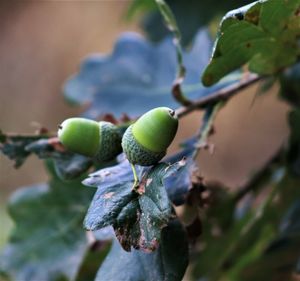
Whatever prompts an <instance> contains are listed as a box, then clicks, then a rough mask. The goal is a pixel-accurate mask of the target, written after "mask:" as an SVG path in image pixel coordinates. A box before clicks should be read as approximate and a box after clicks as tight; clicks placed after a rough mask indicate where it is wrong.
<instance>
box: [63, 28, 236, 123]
mask: <svg viewBox="0 0 300 281" xmlns="http://www.w3.org/2000/svg"><path fill="white" fill-rule="evenodd" d="M210 49H211V41H210V39H209V36H208V34H207V32H206V31H204V30H202V31H200V32H199V33H198V35H197V38H196V40H195V42H194V45H193V47H192V48H191V49H190V51H189V52H185V53H184V54H183V60H184V65H185V67H186V76H185V80H184V82H183V85H182V90H183V92H184V93H185V94H186V96H187V97H188V98H189V99H195V98H199V97H202V96H207V95H209V94H210V93H212V92H213V91H214V90H216V88H220V87H222V86H225V85H228V84H229V83H230V82H234V81H236V80H237V77H235V78H232V81H227V82H226V81H224V82H223V83H222V84H221V85H218V86H216V87H215V88H211V89H206V88H205V87H203V85H202V84H201V82H199V76H200V74H201V72H202V69H203V68H204V67H205V65H206V64H207V62H208V59H209V53H210ZM176 72H177V57H176V50H175V47H174V45H173V42H172V38H171V37H170V38H167V39H165V40H164V41H163V42H161V43H159V44H156V45H155V44H151V43H149V42H147V41H146V40H145V39H144V38H142V37H141V36H139V35H137V34H135V33H125V34H123V35H122V36H121V37H120V38H119V39H118V41H117V42H116V44H115V47H114V50H113V52H112V54H111V55H108V56H103V55H99V54H95V55H92V56H90V57H88V58H86V59H85V60H84V61H83V63H82V65H81V67H80V70H79V73H77V74H75V75H74V76H72V77H71V78H70V79H69V80H68V81H67V82H66V83H65V86H64V92H65V97H66V98H67V100H69V101H71V102H72V103H76V104H84V103H88V104H89V106H88V109H87V111H86V112H85V114H84V115H85V117H89V118H92V119H96V118H97V117H98V116H99V115H103V114H105V113H108V112H110V113H113V114H116V115H121V114H123V113H124V112H126V113H130V114H131V115H132V116H134V117H136V116H139V115H141V114H142V113H144V112H145V111H147V110H150V109H152V108H154V107H158V106H162V105H164V106H169V107H171V108H176V107H177V103H176V101H175V100H174V98H173V97H172V93H171V88H172V84H173V82H174V79H175V77H176ZM120 101H121V102H120Z"/></svg>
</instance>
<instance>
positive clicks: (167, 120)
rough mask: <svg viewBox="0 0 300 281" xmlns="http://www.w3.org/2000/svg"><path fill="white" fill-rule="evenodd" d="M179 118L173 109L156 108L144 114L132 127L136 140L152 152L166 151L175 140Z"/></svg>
mask: <svg viewBox="0 0 300 281" xmlns="http://www.w3.org/2000/svg"><path fill="white" fill-rule="evenodd" d="M177 128H178V118H177V116H176V114H175V111H174V110H173V109H170V108H168V107H157V108H154V109H152V110H150V111H148V112H147V113H145V114H144V115H142V116H141V117H140V118H139V119H138V120H137V121H136V122H135V123H134V124H133V127H132V134H133V136H134V138H135V139H136V141H137V142H138V143H139V144H140V145H142V146H143V147H144V148H146V149H148V150H150V151H152V152H164V151H166V149H167V148H168V147H169V145H170V144H171V142H172V141H173V139H174V137H175V135H176V132H177Z"/></svg>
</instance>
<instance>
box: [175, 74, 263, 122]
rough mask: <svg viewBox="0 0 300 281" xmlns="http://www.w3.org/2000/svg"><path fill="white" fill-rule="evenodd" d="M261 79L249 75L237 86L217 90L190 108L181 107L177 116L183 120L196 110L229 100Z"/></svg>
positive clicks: (177, 111)
mask: <svg viewBox="0 0 300 281" xmlns="http://www.w3.org/2000/svg"><path fill="white" fill-rule="evenodd" d="M260 79H262V77H261V76H258V75H256V74H249V75H248V76H247V78H246V79H243V80H241V81H239V82H237V83H235V84H232V85H229V86H228V87H225V88H222V89H220V90H217V91H216V92H214V93H212V94H210V95H209V96H205V97H202V98H200V99H198V100H196V101H194V102H193V103H192V104H190V105H189V106H182V107H179V108H178V109H176V114H177V116H178V118H182V117H184V116H186V115H187V114H189V113H190V112H192V111H194V110H198V109H202V108H204V107H206V106H208V105H210V104H213V103H216V102H218V101H222V100H223V101H224V100H227V99H229V98H230V97H232V96H233V95H235V94H237V93H238V92H239V91H240V90H242V89H244V88H247V87H248V86H250V85H252V84H254V83H255V82H257V81H259V80H260Z"/></svg>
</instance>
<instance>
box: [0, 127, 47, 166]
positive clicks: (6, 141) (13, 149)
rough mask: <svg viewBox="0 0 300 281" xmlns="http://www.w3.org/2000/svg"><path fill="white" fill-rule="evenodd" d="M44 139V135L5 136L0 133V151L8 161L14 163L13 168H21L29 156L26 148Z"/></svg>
mask: <svg viewBox="0 0 300 281" xmlns="http://www.w3.org/2000/svg"><path fill="white" fill-rule="evenodd" d="M42 138H45V136H44V135H32V136H22V135H13V136H10V135H6V134H4V133H2V132H1V131H0V150H1V152H2V153H3V154H4V155H6V156H7V157H8V158H9V159H11V160H14V161H15V168H19V167H20V166H22V164H23V163H24V161H25V160H26V159H27V157H28V156H29V155H30V154H31V152H30V151H28V150H27V149H26V147H27V146H28V145H29V144H31V143H33V142H36V141H38V140H39V139H42Z"/></svg>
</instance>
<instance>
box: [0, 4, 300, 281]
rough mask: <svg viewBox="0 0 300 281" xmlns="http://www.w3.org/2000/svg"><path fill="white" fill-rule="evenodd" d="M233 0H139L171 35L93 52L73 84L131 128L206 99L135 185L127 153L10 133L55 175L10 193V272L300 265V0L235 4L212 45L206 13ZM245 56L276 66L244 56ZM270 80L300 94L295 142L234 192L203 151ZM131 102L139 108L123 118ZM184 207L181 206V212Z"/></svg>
mask: <svg viewBox="0 0 300 281" xmlns="http://www.w3.org/2000/svg"><path fill="white" fill-rule="evenodd" d="M229 2H230V1H229ZM229 2H228V1H223V2H220V1H218V3H220V6H218V7H217V6H216V1H190V3H189V4H186V1H183V0H176V1H163V0H156V1H152V0H145V1H133V2H132V4H131V6H130V11H129V14H130V15H131V16H132V15H133V14H134V13H135V12H136V11H143V12H144V17H143V19H144V20H146V21H148V27H149V28H148V29H147V30H148V31H149V34H151V35H150V39H151V38H152V39H153V38H156V39H161V41H160V42H159V43H150V42H148V41H147V38H142V37H141V36H139V35H136V34H133V33H126V34H124V35H122V36H120V38H119V39H118V40H117V42H116V44H115V47H114V50H113V51H112V53H111V54H110V55H107V56H104V55H93V56H90V57H88V58H87V59H85V60H84V62H83V63H82V65H81V67H80V70H79V73H77V74H75V75H73V76H72V77H71V78H70V79H69V80H68V81H66V84H65V85H64V94H65V97H66V99H67V100H68V101H70V102H71V103H72V104H79V105H83V104H87V103H88V107H87V110H86V111H85V112H84V113H83V115H84V116H86V117H89V118H94V119H95V118H98V117H101V116H102V117H105V116H106V118H107V117H109V118H110V119H111V120H112V121H113V122H114V123H116V124H117V126H118V127H119V129H120V132H122V133H124V131H125V129H126V128H127V127H128V126H129V125H130V124H131V123H132V122H133V120H132V119H131V118H129V117H128V116H130V117H137V116H139V115H140V114H142V113H144V112H145V111H147V110H148V109H151V108H153V107H156V106H162V105H165V106H170V107H173V108H175V107H177V109H176V112H177V114H178V117H179V119H181V118H182V117H183V116H185V115H187V114H189V113H190V112H192V111H194V110H200V109H202V110H204V111H205V114H204V117H203V119H202V122H201V126H200V128H199V131H198V132H196V133H195V135H194V136H193V137H191V138H190V139H188V140H182V143H183V144H182V146H181V149H180V150H179V151H177V152H176V153H174V154H173V155H170V156H168V157H166V158H165V159H163V161H162V162H160V163H158V164H156V165H154V166H151V167H139V166H136V169H137V172H138V176H139V179H140V183H139V186H138V187H137V189H136V190H135V189H133V188H132V185H133V182H134V178H133V174H132V170H131V165H130V164H129V162H128V161H127V160H126V159H125V156H124V155H123V154H120V155H119V156H118V157H117V158H116V159H112V160H111V161H109V162H105V163H101V164H99V163H97V162H95V161H93V159H92V158H89V157H84V156H82V155H79V154H74V153H71V152H69V151H67V150H66V149H65V148H64V147H63V146H62V144H61V143H60V142H59V141H58V139H57V138H56V136H55V135H54V134H53V133H49V132H48V131H46V130H43V131H42V132H40V133H39V134H36V135H27V136H25V135H17V134H16V135H14V134H5V133H1V134H0V149H1V151H2V152H3V153H4V154H5V155H6V156H8V157H9V158H10V159H12V160H14V161H15V166H16V167H20V166H21V165H22V164H23V163H24V162H25V160H26V159H27V157H28V156H30V155H36V156H38V157H39V158H41V159H43V160H44V161H45V162H46V165H47V168H48V173H49V175H50V180H49V182H48V183H41V184H38V185H34V186H31V187H26V188H22V189H20V190H19V191H17V192H16V193H15V194H14V195H13V196H12V199H11V201H10V203H9V206H8V209H9V213H10V216H11V217H12V219H13V221H14V223H15V227H14V229H13V231H12V233H11V236H10V239H9V241H8V243H7V245H6V246H5V248H4V250H3V251H2V253H1V255H0V273H1V274H2V275H3V276H5V277H7V278H10V279H12V280H22V281H23V280H24V281H34V280H39V281H40V280H43V281H47V280H49V281H61V280H74V281H86V280H97V281H100V280H132V281H140V280H171V281H177V280H182V278H183V276H184V274H185V273H186V269H187V266H188V265H189V266H190V269H189V270H188V271H187V272H188V273H186V274H189V275H188V277H187V278H188V279H189V280H207V281H217V280H231V281H239V280H246V281H247V280H249V281H250V280H257V281H260V280H270V281H279V280H280V281H281V280H291V278H292V276H297V274H298V273H297V272H298V271H299V268H297V265H298V267H299V262H298V261H299V257H300V251H299V245H300V235H299V225H300V224H299V219H298V218H299V211H300V207H299V206H300V205H299V204H300V203H299V202H300V201H299V198H300V193H299V185H300V178H299V177H300V135H299V127H300V108H299V97H300V91H299V89H300V87H299V79H298V78H299V62H298V60H299V50H300V48H299V37H300V15H299V11H300V2H299V0H286V1H281V0H265V1H257V2H254V3H251V4H249V5H247V6H244V7H241V8H239V9H236V10H233V11H231V12H228V13H227V14H226V16H225V17H224V18H223V19H222V21H221V23H220V27H219V31H218V35H217V38H216V41H215V45H214V48H212V44H211V41H210V37H209V34H208V31H207V29H205V28H203V26H204V25H207V24H209V22H210V21H211V20H213V19H214V18H215V16H216V15H218V14H219V13H220V11H224V10H228V9H229V7H230V5H231V4H230V3H229ZM237 3H238V4H240V5H242V3H244V2H243V1H238V2H237ZM168 4H169V5H168ZM158 12H159V13H161V14H158ZM158 15H159V20H156V19H157V17H158ZM162 22H164V24H166V26H167V27H166V28H161V24H162ZM150 23H151V24H150ZM150 27H151V28H150ZM199 27H202V29H200V30H199ZM167 29H168V30H169V31H170V32H169V33H167ZM155 34H156V35H155ZM166 34H168V36H167V37H165V35H166ZM194 35H195V38H194V40H192V39H193V36H194ZM172 37H173V38H172ZM162 38H163V39H162ZM191 41H193V44H191V43H190V42H191ZM182 43H183V45H184V46H186V44H190V45H189V47H190V48H189V49H186V48H184V47H183V46H182V45H181V44H182ZM211 51H212V58H211V60H210V61H209V54H210V52H211ZM245 64H247V65H248V69H249V70H251V71H254V72H256V73H257V74H259V75H268V77H267V79H265V77H264V76H257V75H253V74H249V73H248V72H245V68H243V69H240V67H242V66H243V65H245ZM232 71H235V72H234V73H231V72H232ZM202 72H203V76H202V81H203V84H204V85H206V86H210V85H212V84H215V83H216V82H218V81H219V80H220V79H221V78H223V80H222V81H221V82H220V83H218V84H217V85H215V86H213V87H209V88H205V87H204V85H203V84H202V83H201V82H200V76H201V74H202ZM229 73H231V74H230V75H228V74H229ZM259 79H261V80H262V81H263V82H265V83H264V85H265V86H266V87H267V85H269V84H270V81H271V82H272V83H273V82H274V81H277V82H279V85H280V93H279V96H280V97H281V98H283V99H284V100H285V101H288V102H289V104H290V108H291V109H290V112H289V115H288V122H289V126H290V136H289V141H288V142H287V143H286V144H284V145H282V146H281V147H280V148H279V150H278V151H274V155H272V157H271V158H270V159H269V160H268V161H267V162H266V163H265V165H264V166H263V167H261V169H260V170H259V171H257V173H255V174H254V175H252V176H251V178H250V179H249V181H248V182H247V183H246V184H245V186H242V187H240V188H239V189H238V190H237V191H234V192H233V191H231V192H229V191H228V189H227V188H226V187H224V186H223V185H222V183H207V182H206V181H205V179H203V178H202V177H201V176H200V174H199V168H198V167H197V164H196V161H195V160H196V158H197V155H198V152H199V151H200V150H201V149H211V146H210V144H209V143H208V139H209V137H210V135H211V134H212V133H214V130H213V124H214V120H215V118H216V116H217V115H218V112H219V110H221V108H222V107H223V106H225V105H226V104H225V101H226V100H227V99H229V98H230V97H231V96H232V95H234V94H239V93H240V90H241V89H242V88H245V87H247V86H249V85H251V84H253V83H255V82H256V81H257V80H259ZM123 113H126V115H127V116H126V117H124V116H123V117H122V118H120V119H119V120H116V119H115V118H114V115H116V116H118V117H119V116H121V115H122V114H123ZM245 161H246V160H245ZM87 172H89V175H88V173H87ZM81 182H82V184H81ZM177 206H181V209H182V210H183V211H182V214H181V215H180V216H179V215H178V214H177V213H178V209H177V208H176V207H177ZM183 218H188V219H187V220H185V219H183ZM84 228H85V229H84ZM107 240H109V241H110V240H112V244H110V242H107ZM110 245H111V246H110ZM297 277H299V276H297Z"/></svg>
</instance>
